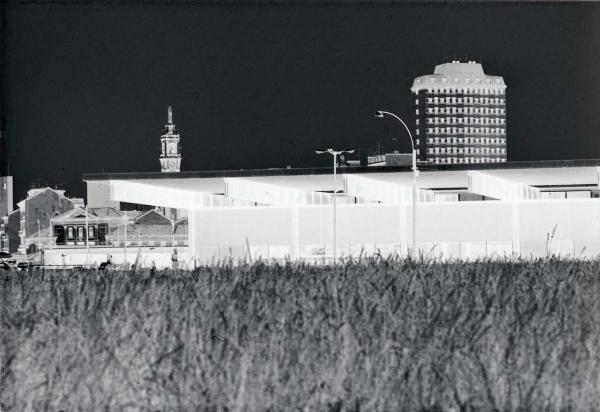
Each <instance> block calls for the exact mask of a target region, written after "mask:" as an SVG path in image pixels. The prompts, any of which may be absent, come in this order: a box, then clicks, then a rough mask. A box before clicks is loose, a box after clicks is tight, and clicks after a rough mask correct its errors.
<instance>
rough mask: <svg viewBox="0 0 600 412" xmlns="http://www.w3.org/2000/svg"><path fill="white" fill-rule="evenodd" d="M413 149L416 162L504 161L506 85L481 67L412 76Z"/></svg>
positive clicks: (453, 66)
mask: <svg viewBox="0 0 600 412" xmlns="http://www.w3.org/2000/svg"><path fill="white" fill-rule="evenodd" d="M411 91H412V92H413V99H414V103H415V115H416V119H415V123H416V124H415V126H416V130H415V132H416V136H415V146H416V147H415V148H416V150H417V156H418V158H419V160H420V161H421V162H428V163H441V164H455V163H500V162H506V159H507V144H506V83H504V79H503V78H502V76H490V75H488V74H485V73H484V71H483V67H482V66H481V64H480V63H476V62H475V61H469V62H466V63H464V62H463V63H461V62H459V61H453V62H451V63H444V64H439V65H437V66H436V67H435V71H434V73H433V74H428V75H425V76H420V77H417V78H416V79H415V81H414V83H413V86H412V88H411Z"/></svg>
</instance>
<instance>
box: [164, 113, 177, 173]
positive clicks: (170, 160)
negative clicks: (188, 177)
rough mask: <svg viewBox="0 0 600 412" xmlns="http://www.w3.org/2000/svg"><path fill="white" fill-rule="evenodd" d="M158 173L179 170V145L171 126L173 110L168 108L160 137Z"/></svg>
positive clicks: (173, 128)
mask: <svg viewBox="0 0 600 412" xmlns="http://www.w3.org/2000/svg"><path fill="white" fill-rule="evenodd" d="M160 148H161V151H160V171H161V172H166V173H170V172H179V171H180V169H181V143H180V142H179V133H177V131H176V130H175V125H174V124H173V110H171V106H169V110H168V112H167V124H166V125H165V128H164V131H163V134H162V136H160Z"/></svg>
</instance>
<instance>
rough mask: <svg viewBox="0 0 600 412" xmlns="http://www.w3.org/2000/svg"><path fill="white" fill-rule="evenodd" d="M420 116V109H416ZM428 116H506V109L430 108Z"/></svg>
mask: <svg viewBox="0 0 600 412" xmlns="http://www.w3.org/2000/svg"><path fill="white" fill-rule="evenodd" d="M416 113H417V114H419V109H416ZM426 113H428V114H438V113H439V114H457V113H458V114H506V109H502V108H499V107H428V108H427V111H426Z"/></svg>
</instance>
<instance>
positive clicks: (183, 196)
mask: <svg viewBox="0 0 600 412" xmlns="http://www.w3.org/2000/svg"><path fill="white" fill-rule="evenodd" d="M110 197H111V199H110V200H113V201H118V202H128V203H137V204H144V205H152V206H162V207H171V208H176V209H190V210H194V209H202V208H207V207H224V206H246V205H247V204H245V202H242V204H240V202H239V201H233V200H232V199H228V198H226V197H225V196H223V195H219V194H213V193H206V192H198V191H191V190H185V189H180V188H173V187H166V186H160V187H157V186H156V185H153V184H151V183H148V184H146V183H142V182H135V181H128V180H111V181H110Z"/></svg>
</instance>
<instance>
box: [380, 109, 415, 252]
mask: <svg viewBox="0 0 600 412" xmlns="http://www.w3.org/2000/svg"><path fill="white" fill-rule="evenodd" d="M386 115H387V116H391V117H393V118H394V119H396V120H398V121H399V122H400V123H402V126H404V128H405V129H406V131H407V132H408V137H410V145H411V146H412V171H413V179H412V192H413V194H412V251H411V254H412V253H414V252H415V251H416V247H415V246H416V234H417V229H416V226H417V223H416V222H417V177H418V176H419V169H417V151H416V150H415V142H414V140H413V137H412V133H411V132H410V129H409V128H408V126H407V125H406V123H404V121H403V120H402V119H401V118H400V117H398V116H396V115H395V114H394V113H390V112H385V111H382V110H377V111H376V112H375V117H378V118H383V117H384V116H386Z"/></svg>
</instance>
